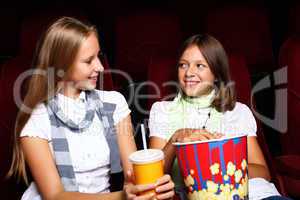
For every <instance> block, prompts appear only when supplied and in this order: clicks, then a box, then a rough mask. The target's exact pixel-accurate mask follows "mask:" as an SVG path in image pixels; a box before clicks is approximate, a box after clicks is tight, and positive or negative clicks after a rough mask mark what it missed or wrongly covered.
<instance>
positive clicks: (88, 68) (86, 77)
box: [67, 33, 104, 96]
mask: <svg viewBox="0 0 300 200" xmlns="http://www.w3.org/2000/svg"><path fill="white" fill-rule="evenodd" d="M99 51H100V47H99V43H98V39H97V37H96V35H95V34H94V33H92V34H90V35H89V36H88V37H87V39H86V40H85V41H84V42H83V43H82V45H81V46H80V48H79V51H78V53H77V56H76V58H75V60H74V64H73V66H72V68H71V70H70V73H69V74H68V76H67V81H68V82H71V84H70V85H68V93H70V92H71V93H73V96H74V95H75V96H76V95H78V94H79V93H80V91H81V90H92V89H95V88H96V84H97V79H98V77H99V72H101V71H103V70H104V68H103V66H102V64H101V62H100V60H99V58H98V54H99ZM70 89H71V91H70ZM71 95H72V94H71Z"/></svg>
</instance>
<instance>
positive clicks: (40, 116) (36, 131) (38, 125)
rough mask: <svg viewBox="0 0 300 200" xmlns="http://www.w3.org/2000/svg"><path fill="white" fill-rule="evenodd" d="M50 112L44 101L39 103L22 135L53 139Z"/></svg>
mask: <svg viewBox="0 0 300 200" xmlns="http://www.w3.org/2000/svg"><path fill="white" fill-rule="evenodd" d="M50 126H51V124H50V120H49V114H48V111H47V107H46V105H45V104H44V103H39V104H38V105H36V106H35V108H34V109H33V110H32V113H31V115H30V117H29V119H28V121H27V123H26V124H25V126H24V128H23V129H22V131H21V134H20V136H21V137H24V136H29V137H39V138H42V139H46V140H48V141H50V140H51V128H50Z"/></svg>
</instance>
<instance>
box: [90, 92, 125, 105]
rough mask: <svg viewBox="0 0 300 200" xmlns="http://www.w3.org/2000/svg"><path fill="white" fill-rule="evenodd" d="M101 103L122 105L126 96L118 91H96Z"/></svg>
mask: <svg viewBox="0 0 300 200" xmlns="http://www.w3.org/2000/svg"><path fill="white" fill-rule="evenodd" d="M95 91H96V93H97V94H98V95H99V97H100V99H101V101H103V102H108V103H120V102H122V101H123V100H125V98H124V96H123V95H122V94H121V93H120V92H117V91H105V90H95Z"/></svg>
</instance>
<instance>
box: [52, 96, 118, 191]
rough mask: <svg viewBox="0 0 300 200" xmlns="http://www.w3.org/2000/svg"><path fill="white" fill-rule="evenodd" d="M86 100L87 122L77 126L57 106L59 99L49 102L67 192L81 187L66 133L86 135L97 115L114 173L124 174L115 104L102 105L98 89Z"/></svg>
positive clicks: (60, 169) (59, 169)
mask: <svg viewBox="0 0 300 200" xmlns="http://www.w3.org/2000/svg"><path fill="white" fill-rule="evenodd" d="M86 100H87V101H86V114H85V117H84V119H83V120H82V121H81V122H79V123H78V124H76V123H74V122H73V121H72V120H71V119H69V118H68V117H67V116H66V115H65V114H64V113H63V111H62V110H61V108H60V107H59V106H58V103H57V96H55V97H54V98H52V99H50V100H49V101H48V105H47V110H48V113H49V118H50V122H51V136H52V146H53V151H54V156H55V161H56V167H57V170H58V173H59V175H60V178H61V181H62V183H63V185H64V188H65V190H66V191H78V185H77V182H76V178H75V173H74V168H73V165H72V159H71V156H70V153H69V145H68V141H67V138H66V135H65V130H66V129H70V130H71V131H72V132H73V133H74V134H83V133H82V132H83V131H84V130H86V129H88V128H89V126H90V125H91V123H92V121H93V119H94V117H95V113H97V115H98V117H99V119H100V121H102V123H103V127H104V135H105V138H106V140H107V143H108V146H109V149H110V167H111V174H113V173H118V172H121V171H122V167H121V164H120V154H119V148H118V144H117V139H116V129H115V126H114V120H113V113H114V111H115V109H116V104H112V103H108V102H102V101H101V100H100V97H99V95H98V94H97V93H96V91H95V90H92V91H86Z"/></svg>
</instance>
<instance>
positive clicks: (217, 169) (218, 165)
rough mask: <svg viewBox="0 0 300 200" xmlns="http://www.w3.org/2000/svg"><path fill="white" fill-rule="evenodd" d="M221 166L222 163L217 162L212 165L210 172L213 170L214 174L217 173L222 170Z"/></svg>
mask: <svg viewBox="0 0 300 200" xmlns="http://www.w3.org/2000/svg"><path fill="white" fill-rule="evenodd" d="M219 168H220V164H219V163H215V164H213V165H212V166H210V168H209V169H210V172H211V174H212V175H216V174H218V173H219V171H220V170H219Z"/></svg>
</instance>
